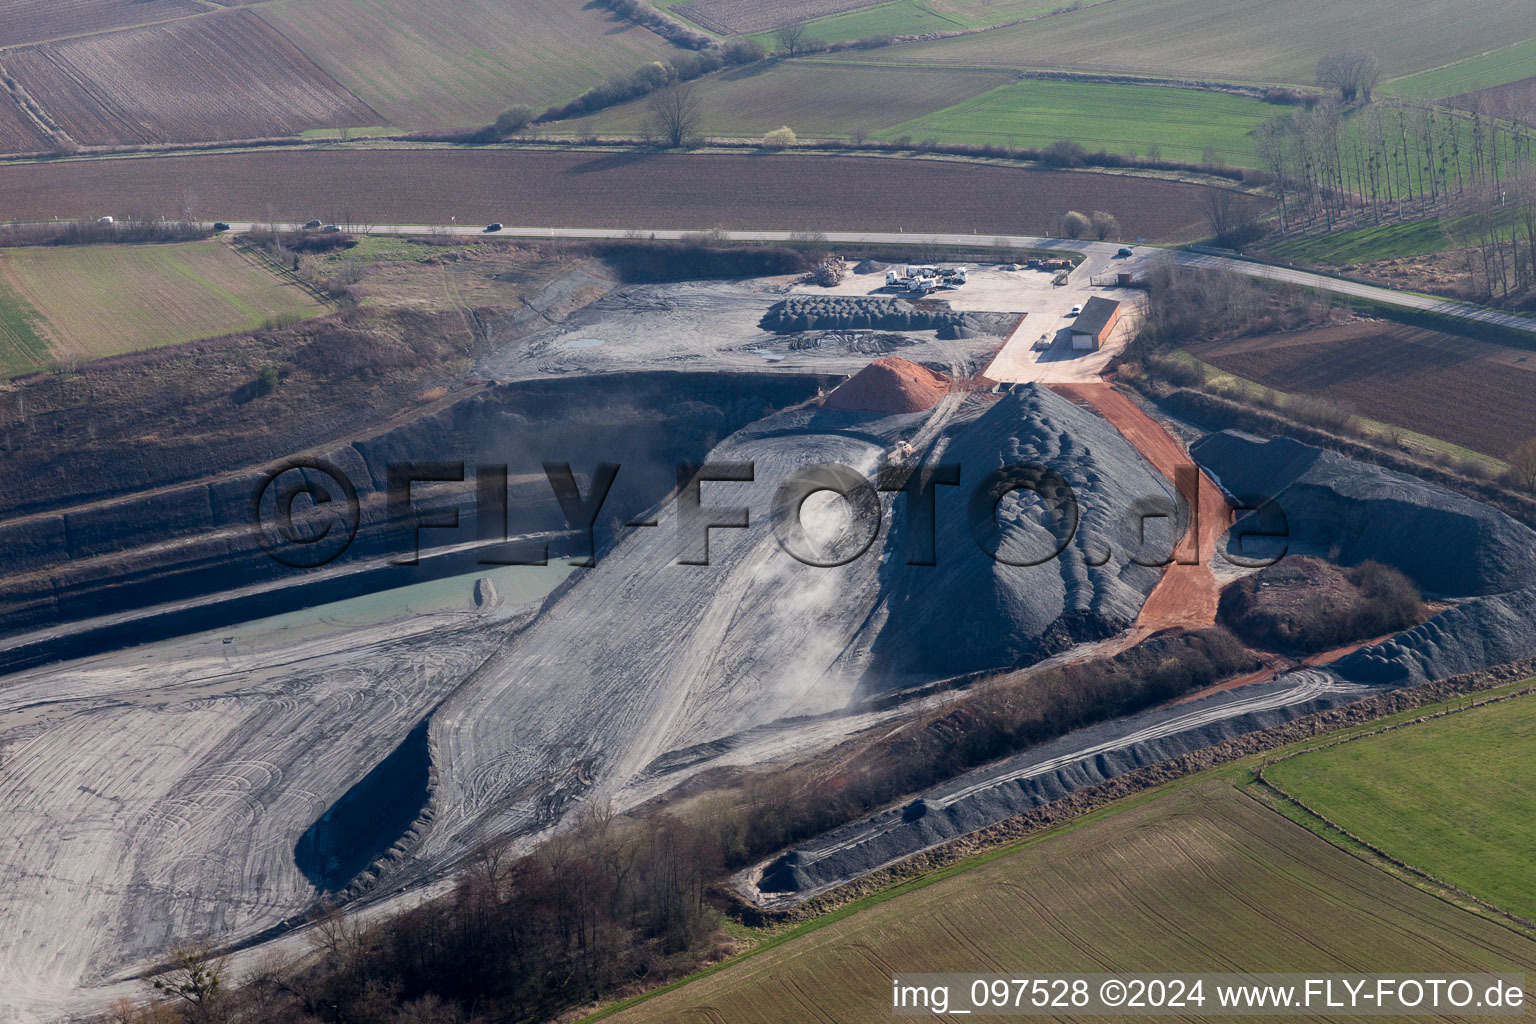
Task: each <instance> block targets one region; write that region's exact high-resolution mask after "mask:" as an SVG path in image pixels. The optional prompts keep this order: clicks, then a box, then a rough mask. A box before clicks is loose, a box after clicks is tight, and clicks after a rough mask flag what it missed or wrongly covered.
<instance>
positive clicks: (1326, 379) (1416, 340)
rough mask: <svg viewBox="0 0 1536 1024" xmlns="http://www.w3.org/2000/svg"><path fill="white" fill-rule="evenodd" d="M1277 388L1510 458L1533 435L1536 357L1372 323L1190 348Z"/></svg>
mask: <svg viewBox="0 0 1536 1024" xmlns="http://www.w3.org/2000/svg"><path fill="white" fill-rule="evenodd" d="M1189 351H1190V353H1191V354H1193V355H1194V356H1196V357H1197V358H1199V359H1202V360H1204V361H1205V362H1207V363H1210V364H1211V365H1213V366H1215V367H1217V368H1218V369H1222V370H1225V371H1227V372H1228V373H1232V374H1236V375H1237V376H1239V377H1242V378H1244V379H1246V380H1251V381H1256V382H1257V383H1259V384H1263V385H1265V386H1266V387H1271V388H1274V389H1276V390H1277V391H1285V392H1290V393H1293V394H1302V395H1317V396H1320V397H1323V398H1326V399H1329V400H1330V401H1333V402H1337V403H1339V404H1341V405H1344V406H1346V407H1348V408H1351V409H1353V410H1355V411H1356V412H1359V413H1360V414H1361V415H1363V416H1368V417H1370V418H1371V419H1374V420H1380V421H1382V422H1383V423H1391V424H1394V425H1396V426H1399V427H1405V428H1407V429H1408V430H1413V431H1417V432H1418V433H1421V434H1428V435H1429V436H1431V437H1438V438H1441V439H1442V440H1446V441H1450V442H1452V443H1453V444H1458V445H1461V446H1462V447H1465V448H1471V449H1473V450H1474V451H1479V452H1483V453H1485V454H1488V455H1493V456H1497V457H1503V456H1505V455H1507V454H1509V452H1510V450H1511V449H1513V448H1514V447H1515V446H1516V445H1518V444H1520V442H1522V441H1524V440H1526V439H1527V438H1529V437H1532V436H1536V352H1527V351H1524V350H1521V349H1510V348H1503V347H1500V346H1497V345H1490V344H1487V343H1485V342H1479V341H1472V340H1470V339H1468V338H1459V337H1456V336H1455V335H1450V334H1441V333H1438V332H1436V331H1425V330H1418V329H1416V328H1412V327H1405V326H1402V325H1399V324H1391V323H1383V322H1377V321H1365V322H1361V323H1352V324H1344V325H1342V326H1339V327H1327V328H1323V329H1321V330H1316V331H1299V332H1296V333H1293V334H1276V335H1266V336H1263V337H1258V338H1239V339H1237V340H1235V341H1225V342H1215V343H1204V344H1199V345H1191V346H1189Z"/></svg>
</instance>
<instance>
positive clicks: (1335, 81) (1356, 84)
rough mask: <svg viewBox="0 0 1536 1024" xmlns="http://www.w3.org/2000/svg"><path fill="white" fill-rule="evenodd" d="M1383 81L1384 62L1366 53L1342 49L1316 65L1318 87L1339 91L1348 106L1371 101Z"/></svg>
mask: <svg viewBox="0 0 1536 1024" xmlns="http://www.w3.org/2000/svg"><path fill="white" fill-rule="evenodd" d="M1380 78H1381V63H1380V62H1379V61H1377V60H1376V58H1375V57H1373V56H1372V55H1371V54H1369V53H1367V52H1365V51H1364V50H1356V49H1349V50H1339V51H1337V52H1335V53H1330V54H1328V56H1326V57H1323V58H1322V59H1321V60H1319V61H1318V62H1317V84H1318V85H1323V86H1328V87H1329V88H1332V89H1337V90H1339V97H1340V99H1342V100H1343V101H1344V102H1345V103H1353V102H1354V101H1355V100H1356V99H1362V100H1365V101H1366V102H1367V103H1369V102H1370V101H1371V91H1372V90H1373V89H1375V88H1376V82H1377V80H1378V79H1380Z"/></svg>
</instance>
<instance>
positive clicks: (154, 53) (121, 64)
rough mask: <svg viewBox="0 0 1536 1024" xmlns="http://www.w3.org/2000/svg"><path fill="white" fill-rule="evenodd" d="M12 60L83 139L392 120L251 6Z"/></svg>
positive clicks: (216, 135) (192, 136)
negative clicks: (298, 47)
mask: <svg viewBox="0 0 1536 1024" xmlns="http://www.w3.org/2000/svg"><path fill="white" fill-rule="evenodd" d="M6 66H7V68H8V70H9V71H10V72H11V74H13V75H15V76H16V78H17V80H18V81H19V82H21V83H22V85H23V86H24V87H25V88H26V90H27V92H28V93H30V94H31V95H32V98H33V99H34V100H36V101H37V102H38V103H39V104H41V105H42V107H43V109H44V110H46V111H47V112H48V113H49V115H50V116H51V117H52V118H53V119H54V120H55V121H57V122H58V123H59V125H60V126H61V127H63V128H64V130H65V131H67V132H68V133H69V134H70V136H71V137H72V138H73V139H74V140H75V141H76V142H78V143H81V144H82V145H109V144H128V143H151V142H191V141H198V140H204V139H241V138H263V137H268V136H280V135H296V134H298V133H299V132H301V131H304V130H306V129H310V128H324V127H333V126H336V125H372V124H378V123H380V122H381V121H382V120H383V119H382V118H381V117H380V116H379V115H378V114H377V113H375V112H374V111H372V110H370V109H369V108H368V107H367V106H366V105H365V104H364V103H362V102H361V101H359V100H358V99H357V98H356V97H355V96H353V95H352V94H351V93H349V92H347V91H346V90H345V89H343V88H342V87H341V86H340V85H339V84H337V83H336V81H335V80H334V79H332V78H331V77H330V76H329V75H327V74H326V73H325V72H323V71H321V70H320V69H319V68H318V67H316V66H315V65H314V64H313V63H311V62H310V61H309V60H308V59H307V58H306V57H305V56H304V55H303V54H302V53H300V52H299V50H298V49H297V48H295V47H294V46H293V45H292V44H290V43H289V42H288V41H287V40H286V39H284V38H283V37H282V36H280V35H278V34H277V33H276V32H275V31H273V30H272V28H271V27H270V26H268V25H267V24H266V23H265V22H263V21H262V20H261V19H260V18H257V17H256V16H255V15H254V14H252V13H250V12H249V11H232V12H230V13H229V14H227V15H221V16H219V17H216V18H213V17H210V18H192V19H187V20H184V21H178V22H173V23H171V24H167V25H154V26H146V27H144V28H136V29H129V30H126V31H123V32H113V33H110V34H106V35H99V36H90V37H88V38H84V39H74V40H70V41H68V42H63V43H59V44H57V45H54V46H46V47H38V48H35V49H29V50H21V51H18V52H16V53H13V54H8V55H7V57H6Z"/></svg>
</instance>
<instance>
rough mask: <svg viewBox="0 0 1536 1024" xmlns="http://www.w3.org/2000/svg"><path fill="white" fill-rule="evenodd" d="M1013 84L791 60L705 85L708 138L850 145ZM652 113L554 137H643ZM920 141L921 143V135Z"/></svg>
mask: <svg viewBox="0 0 1536 1024" xmlns="http://www.w3.org/2000/svg"><path fill="white" fill-rule="evenodd" d="M1011 80H1012V76H1011V75H1009V74H1008V73H1007V72H1005V71H993V70H990V69H986V68H968V69H967V68H962V69H958V70H957V69H952V68H876V67H868V66H861V65H854V64H848V65H843V64H835V65H827V64H816V63H811V62H806V61H787V62H784V63H782V64H778V65H776V66H775V67H772V68H770V69H768V70H766V71H764V70H762V69H756V68H747V69H743V70H740V71H729V72H726V73H725V74H722V75H716V76H712V77H710V78H706V79H704V80H703V81H701V82H699V84H698V86H697V89H698V94H699V98H700V103H701V105H702V106H703V109H704V120H703V124H702V131H703V132H704V133H705V134H707V135H710V136H715V137H725V136H737V137H742V138H759V137H761V136H762V135H763V134H764V133H765V132H770V131H772V130H773V129H775V128H777V127H779V126H780V125H788V126H790V127H791V128H793V129H794V130H795V131H796V132H797V133H798V134H799V135H800V136H801V137H802V138H838V139H841V138H847V136H848V133H849V132H851V131H852V130H853V129H854V128H856V127H862V128H863V129H864V130H865V131H866V132H870V133H874V132H879V131H882V130H884V129H887V128H890V127H891V126H892V125H897V124H900V123H901V122H903V121H907V120H910V119H912V118H916V117H921V116H923V115H924V114H932V113H934V112H935V111H939V110H943V109H944V108H946V107H950V106H953V105H954V104H957V103H960V102H961V101H963V100H966V99H969V98H971V97H973V96H976V95H978V94H981V93H985V92H987V91H989V90H991V89H993V88H995V87H997V86H999V85H1002V84H1004V83H1006V82H1008V81H1011ZM648 116H649V111H648V109H647V107H646V104H645V102H644V101H643V100H642V101H638V102H635V103H624V104H621V105H619V106H617V107H610V108H609V109H607V110H602V111H599V112H597V113H595V114H591V115H589V116H587V117H578V118H573V119H571V120H569V121H563V122H561V123H560V124H559V125H558V126H556V127H555V130H558V131H559V132H560V133H561V134H568V135H571V136H574V137H577V138H580V137H582V136H585V135H638V134H639V133H640V132H641V131H642V129H643V128H644V124H645V120H646V118H647V117H648ZM918 137H919V138H921V137H923V136H918Z"/></svg>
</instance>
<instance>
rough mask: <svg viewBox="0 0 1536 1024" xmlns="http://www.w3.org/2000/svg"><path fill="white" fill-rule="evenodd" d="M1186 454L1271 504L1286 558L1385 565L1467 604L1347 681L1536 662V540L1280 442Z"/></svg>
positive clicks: (1405, 638)
mask: <svg viewBox="0 0 1536 1024" xmlns="http://www.w3.org/2000/svg"><path fill="white" fill-rule="evenodd" d="M1191 451H1192V452H1193V453H1194V455H1195V457H1196V458H1197V459H1198V460H1199V461H1200V464H1201V465H1202V466H1203V467H1205V468H1206V469H1207V470H1208V471H1210V472H1211V473H1212V474H1213V475H1214V476H1216V477H1217V478H1218V479H1219V480H1220V481H1221V483H1222V485H1223V486H1224V487H1226V488H1227V489H1228V490H1229V491H1231V492H1233V493H1239V494H1241V493H1253V494H1269V495H1273V496H1274V498H1275V501H1276V503H1277V504H1278V505H1279V506H1280V507H1281V509H1283V510H1284V512H1285V516H1286V518H1287V520H1288V521H1289V524H1290V536H1291V550H1292V551H1299V550H1305V551H1310V552H1318V553H1322V554H1325V555H1329V556H1330V557H1332V558H1333V559H1334V560H1336V561H1338V562H1340V563H1342V564H1344V565H1352V564H1355V563H1357V562H1362V561H1365V560H1366V559H1373V560H1375V561H1378V562H1385V563H1386V564H1388V565H1393V566H1396V567H1397V568H1398V569H1401V570H1402V571H1403V573H1404V574H1406V575H1407V576H1408V577H1409V578H1410V579H1412V580H1413V581H1414V582H1415V583H1416V584H1418V585H1419V587H1421V588H1422V589H1423V590H1424V591H1425V593H1426V594H1429V595H1433V596H1437V597H1441V598H1448V599H1457V598H1471V600H1467V601H1465V602H1464V603H1461V604H1458V605H1457V607H1455V608H1452V609H1450V610H1448V611H1445V612H1442V613H1441V614H1439V615H1437V616H1435V617H1434V618H1432V619H1430V620H1429V621H1428V622H1425V623H1423V624H1421V625H1419V626H1416V627H1415V628H1413V629H1410V630H1408V631H1406V632H1404V633H1401V634H1399V635H1398V636H1396V637H1394V638H1393V639H1391V640H1388V641H1385V642H1384V643H1380V644H1377V645H1375V646H1373V647H1367V648H1365V649H1363V650H1360V651H1357V652H1355V653H1354V654H1351V655H1349V656H1348V657H1345V658H1342V659H1340V660H1339V661H1338V662H1335V663H1334V665H1333V669H1334V670H1335V671H1336V672H1338V673H1339V674H1340V675H1342V676H1343V677H1344V678H1346V679H1353V680H1359V681H1361V682H1369V683H1392V684H1401V683H1418V682H1424V681H1426V680H1430V679H1442V678H1444V677H1446V676H1449V675H1455V674H1457V673H1460V672H1471V671H1475V670H1478V669H1483V668H1488V667H1489V666H1492V665H1498V664H1502V663H1504V662H1508V661H1513V660H1515V659H1517V658H1526V657H1530V656H1531V655H1533V654H1536V629H1533V628H1532V625H1531V624H1532V622H1533V621H1536V531H1532V530H1531V529H1529V528H1528V527H1526V526H1524V525H1523V524H1521V523H1518V522H1516V521H1515V520H1513V519H1511V518H1510V517H1509V516H1506V515H1505V514H1504V513H1502V512H1500V511H1498V510H1497V509H1494V508H1490V507H1489V506H1487V505H1484V504H1482V503H1480V502H1476V501H1473V500H1472V499H1470V498H1466V497H1463V496H1461V495H1459V494H1453V493H1452V492H1450V491H1447V490H1444V489H1442V488H1439V487H1435V486H1434V485H1432V484H1427V483H1425V482H1423V481H1421V480H1416V479H1414V478H1413V477H1409V476H1404V475H1403V474H1401V473H1394V472H1392V471H1390V470H1385V469H1382V468H1380V467H1378V466H1372V465H1368V464H1366V463H1362V462H1356V461H1354V460H1352V459H1347V458H1345V457H1344V456H1342V455H1339V454H1337V453H1334V452H1327V451H1323V450H1322V449H1320V448H1313V447H1310V446H1308V445H1304V444H1301V443H1299V442H1296V441H1291V440H1288V439H1285V438H1276V439H1272V440H1267V441H1266V440H1262V439H1260V438H1256V437H1253V436H1250V435H1247V434H1241V433H1237V432H1235V431H1223V432H1222V433H1219V434H1212V435H1211V436H1210V437H1207V438H1205V439H1203V440H1202V441H1200V442H1198V443H1196V444H1195V445H1194V446H1193V448H1192V449H1191ZM1239 525H1241V523H1240V524H1239ZM1237 532H1238V531H1236V530H1234V536H1235V535H1236V533H1237ZM1232 543H1235V541H1233V542H1232Z"/></svg>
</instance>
